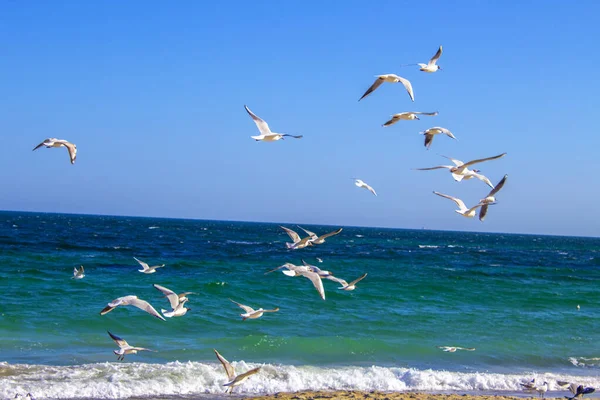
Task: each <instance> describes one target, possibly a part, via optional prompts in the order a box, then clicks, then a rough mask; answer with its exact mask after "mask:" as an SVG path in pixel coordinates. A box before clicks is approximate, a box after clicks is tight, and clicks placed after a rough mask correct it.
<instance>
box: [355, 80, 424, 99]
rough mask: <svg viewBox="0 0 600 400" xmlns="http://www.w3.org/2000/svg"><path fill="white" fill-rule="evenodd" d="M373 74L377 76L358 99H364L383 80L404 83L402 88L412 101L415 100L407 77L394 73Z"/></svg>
mask: <svg viewBox="0 0 600 400" xmlns="http://www.w3.org/2000/svg"><path fill="white" fill-rule="evenodd" d="M375 76H376V77H377V79H376V80H375V82H374V83H373V84H372V85H371V87H370V88H368V89H367V91H366V92H365V94H363V95H362V97H361V98H360V99H358V101H361V100H362V99H364V98H365V97H367V96H368V95H370V94H371V93H373V92H374V91H375V89H377V88H378V87H379V86H381V84H382V83H383V82H389V83H398V82H400V83H402V84H403V85H404V88H405V89H406V91H407V92H408V95H409V96H410V99H411V100H412V101H415V95H414V93H413V88H412V85H411V84H410V81H409V80H408V79H405V78H403V77H401V76H398V75H395V74H385V75H375Z"/></svg>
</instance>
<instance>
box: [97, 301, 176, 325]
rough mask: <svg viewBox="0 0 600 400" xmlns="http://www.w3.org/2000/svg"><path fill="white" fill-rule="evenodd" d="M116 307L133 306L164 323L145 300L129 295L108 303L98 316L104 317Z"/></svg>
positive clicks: (160, 316) (161, 317)
mask: <svg viewBox="0 0 600 400" xmlns="http://www.w3.org/2000/svg"><path fill="white" fill-rule="evenodd" d="M118 306H134V307H137V308H139V309H141V310H144V311H146V312H147V313H148V314H150V315H153V316H155V317H156V318H158V319H162V320H163V321H166V320H165V319H164V318H163V316H162V315H160V314H159V313H158V311H156V310H155V309H154V307H152V306H151V305H150V303H148V302H147V301H145V300H142V299H138V297H137V296H133V295H129V296H123V297H119V298H117V299H114V300H113V301H111V302H110V303H108V305H107V306H106V307H104V308H103V309H102V311H100V315H104V314H106V313H109V312H111V311H112V310H114V309H115V308H116V307H118Z"/></svg>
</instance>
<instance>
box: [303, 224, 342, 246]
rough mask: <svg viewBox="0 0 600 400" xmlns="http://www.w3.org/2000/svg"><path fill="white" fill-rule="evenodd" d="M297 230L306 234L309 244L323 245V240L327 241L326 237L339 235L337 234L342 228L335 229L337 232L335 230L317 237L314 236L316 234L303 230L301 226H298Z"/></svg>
mask: <svg viewBox="0 0 600 400" xmlns="http://www.w3.org/2000/svg"><path fill="white" fill-rule="evenodd" d="M299 228H300V229H302V230H303V231H304V232H306V234H307V235H308V236H310V237H311V239H310V242H311V243H312V244H323V243H325V239H327V238H328V237H331V236H334V235H337V234H339V233H340V232H341V231H342V228H339V229H337V230H335V231H333V232H329V233H326V234H324V235H321V236H317V234H316V233H314V232H311V231H308V230H306V229H304V228H303V227H301V226H299Z"/></svg>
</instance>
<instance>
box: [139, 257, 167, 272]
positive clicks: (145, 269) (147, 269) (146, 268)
mask: <svg viewBox="0 0 600 400" xmlns="http://www.w3.org/2000/svg"><path fill="white" fill-rule="evenodd" d="M133 259H134V260H135V261H137V262H138V263H140V265H141V266H142V269H138V271H140V272H143V273H144V274H153V273H155V272H156V269H157V268H162V267H164V266H165V264H163V265H155V266H153V267H151V266H149V265H148V264H146V263H145V262H143V261H140V260H138V259H137V258H135V257H133Z"/></svg>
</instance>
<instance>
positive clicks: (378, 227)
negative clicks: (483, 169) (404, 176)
mask: <svg viewBox="0 0 600 400" xmlns="http://www.w3.org/2000/svg"><path fill="white" fill-rule="evenodd" d="M0 213H25V214H56V215H76V216H87V217H116V218H140V219H142V218H145V219H171V220H182V221H212V222H238V223H251V224H275V225H282V224H287V225H300V224H302V225H314V226H332V227H335V226H337V227H344V228H370V229H387V230H403V231H430V232H453V233H469V234H486V235H526V236H548V237H569V238H586V239H600V236H581V235H565V234H563V235H556V234H554V235H553V234H547V233H524V232H477V231H456V230H449V229H430V228H426V227H422V228H399V227H387V226H370V225H341V224H335V225H332V224H314V223H299V222H275V221H250V220H233V219H210V218H192V217H185V218H184V217H156V216H146V215H118V214H86V213H68V212H56V211H23V210H0Z"/></svg>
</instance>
